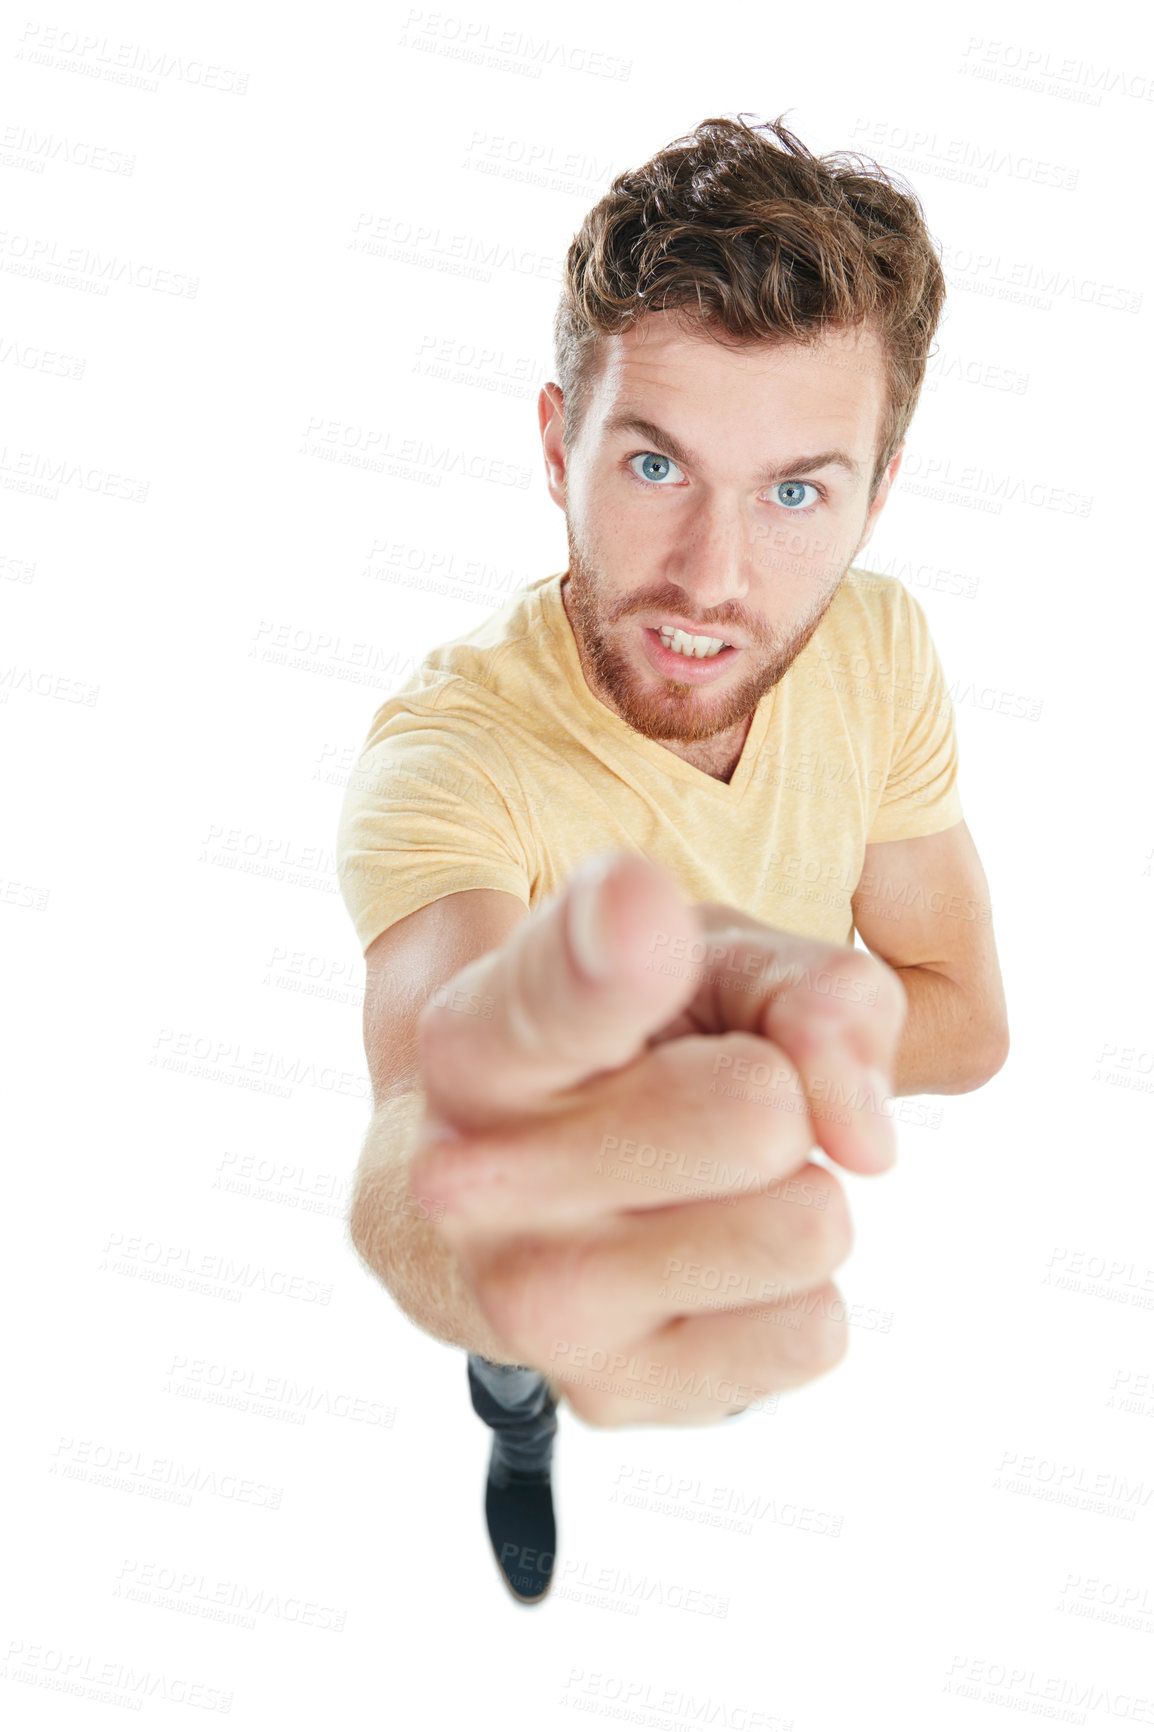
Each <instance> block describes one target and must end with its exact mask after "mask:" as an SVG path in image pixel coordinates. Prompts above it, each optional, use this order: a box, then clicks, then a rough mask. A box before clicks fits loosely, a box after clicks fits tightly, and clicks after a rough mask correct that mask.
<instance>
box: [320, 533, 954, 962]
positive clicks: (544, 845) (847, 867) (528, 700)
mask: <svg viewBox="0 0 1154 1732" xmlns="http://www.w3.org/2000/svg"><path fill="white" fill-rule="evenodd" d="M564 576H565V572H564V571H561V572H555V573H554V574H553V575H552V576H550V577H545V578H540V579H538V580H537V581H536V582H534V583H531V584H529V585H527V586H526V587H525V588H523V589H521V590H519V591H517V593H516V594H515V595H514V596H512V597H511V598H510V600H509V601H508V602H507V603H506V605H505V606H504V607H502V608H501V609H500V610H499V611H498V612H496V613H495V614H494V615H493V616H492V618H490V619H489V620H487V621H486V622H485V623H484V624H483V625H481V626H478V627H477V628H476V629H475V630H473V631H471V632H467V633H466V634H465V635H464V636H462V637H458V638H454V639H453V640H452V641H451V642H449V643H446V644H442V645H440V646H439V647H438V648H436V649H434V650H432V651H431V652H430V653H429V655H428V656H426V658H425V660H424V662H423V663H422V665H421V667H420V668H418V670H417V672H416V673H415V674H414V675H413V676H412V677H411V678H410V679H409V680H408V681H406V683H405V684H404V685H402V686H401V687H400V688H399V689H398V690H397V691H395V692H394V693H393V694H392V695H391V696H390V697H388V698H386V700H385V701H384V703H382V704H381V706H380V708H379V709H378V710H377V712H376V714H375V715H374V717H373V720H372V725H371V727H370V728H369V732H368V736H367V738H366V740H365V744H364V746H363V748H362V750H361V754H360V757H359V758H358V760H357V763H356V765H355V766H354V768H353V771H352V773H351V775H350V777H349V782H348V787H347V789H346V792H345V798H344V804H343V806H342V810H341V815H340V820H339V824H338V832H337V866H338V876H339V882H340V888H341V894H342V896H343V898H344V901H345V905H346V907H347V908H348V911H349V914H350V915H351V917H352V920H353V924H354V926H355V928H356V932H357V936H358V938H359V940H360V943H361V949H362V952H363V951H365V950H367V949H368V947H369V945H370V944H371V943H372V941H373V939H374V938H376V937H377V936H378V934H380V933H381V932H383V931H384V930H385V928H386V927H388V926H391V925H392V924H393V923H394V921H397V920H400V919H402V918H403V917H404V916H405V915H406V914H412V913H413V912H414V911H415V910H416V909H418V908H423V907H424V906H425V904H426V903H428V902H434V901H436V900H437V899H438V898H439V897H441V896H449V895H452V894H453V893H454V892H455V891H458V890H479V889H491V890H506V891H509V892H510V893H511V894H512V895H514V896H518V897H520V899H521V901H522V902H524V903H525V905H526V907H527V908H529V909H530V910H531V909H534V908H536V907H537V906H538V904H539V903H540V902H541V901H543V900H544V899H545V898H546V897H548V896H551V895H552V894H553V893H554V892H555V891H557V890H559V889H561V887H562V886H563V885H564V884H565V882H566V880H567V879H568V878H569V876H570V874H571V873H572V872H573V870H574V868H575V867H576V866H577V865H578V864H579V863H580V862H581V861H582V860H583V859H585V857H586V856H587V855H589V854H593V853H596V852H599V851H600V850H601V849H603V848H612V847H622V848H629V849H632V850H635V851H637V852H639V853H644V854H647V855H648V856H649V857H650V858H651V859H653V860H656V861H658V862H660V864H662V865H663V866H665V867H666V868H667V869H668V870H669V871H670V872H671V873H672V875H673V876H674V878H675V879H676V880H677V882H678V883H679V885H680V886H681V888H682V891H683V894H684V895H685V896H686V898H687V900H689V901H691V902H725V903H729V904H731V905H733V906H734V907H737V908H741V909H744V910H745V911H746V912H747V913H749V914H751V915H753V916H754V917H755V918H756V919H759V920H764V921H765V922H766V923H767V924H769V925H771V926H777V927H780V928H782V929H783V930H786V931H789V932H797V933H801V934H805V935H807V936H811V937H815V938H824V939H828V940H830V941H831V942H833V943H836V944H852V942H853V911H852V909H851V906H850V898H851V896H852V895H853V893H854V891H855V890H856V888H857V885H858V881H859V879H860V877H861V872H862V863H863V860H864V855H865V846H866V843H867V842H888V841H893V840H897V839H899V838H903V837H910V836H929V835H932V834H933V833H934V832H936V831H938V830H945V829H948V828H949V827H950V826H951V825H952V824H956V823H958V822H959V821H960V819H961V817H962V806H961V798H960V795H959V793H958V788H957V769H958V759H957V742H956V738H955V732H954V715H953V705H952V703H951V701H950V697H949V694H948V692H947V690H946V686H945V680H944V678H943V675H942V669H941V665H940V663H939V660H938V656H937V651H936V649H935V647H934V643H933V639H932V638H931V636H930V630H929V625H928V623H927V620H926V617H925V614H924V612H923V610H922V608H921V605H920V604H919V603H918V602H917V601H916V600H915V598H914V597H913V596H912V595H911V594H910V593H909V591H908V590H907V589H906V588H905V587H904V585H903V584H901V583H900V582H899V581H898V580H897V579H896V578H892V577H885V576H879V575H877V574H876V573H873V572H868V571H862V570H859V569H857V568H856V567H852V566H851V567H850V569H849V571H848V572H847V573H846V574H845V576H844V578H843V579H842V582H841V585H840V586H839V588H838V590H837V593H836V594H835V596H834V599H833V601H832V603H831V604H830V607H829V609H828V611H827V612H826V614H825V616H824V618H823V619H822V621H821V624H820V625H819V626H818V628H817V630H816V631H815V633H814V635H813V636H812V638H811V639H810V640H809V642H808V644H807V645H806V646H805V648H804V649H803V650H802V652H801V654H800V655H799V656H798V657H797V659H796V660H795V661H794V662H793V664H792V665H791V666H790V668H789V669H788V670H787V672H786V673H785V675H784V676H783V678H782V679H781V680H779V682H778V684H777V685H776V686H775V687H773V688H772V689H771V690H770V691H768V692H767V693H766V694H765V696H764V697H763V698H762V699H761V701H760V703H759V704H758V706H757V710H756V712H755V714H754V719H753V723H752V725H751V727H750V730H749V734H748V736H747V738H746V741H745V746H744V749H743V751H742V755H741V759H740V762H739V763H738V765H737V768H736V770H735V771H734V773H733V776H732V779H731V780H730V781H729V782H721V781H718V780H717V778H716V777H714V776H710V775H708V774H707V773H706V772H705V771H704V770H699V769H697V768H696V767H695V766H694V765H692V764H689V763H687V762H686V761H685V759H684V758H679V757H678V756H677V755H676V753H674V752H670V751H669V750H668V749H667V748H666V747H665V746H661V745H658V744H657V742H656V741H655V740H650V739H647V738H646V737H645V735H643V734H639V733H638V732H637V731H636V730H635V729H633V728H631V727H630V726H629V725H628V723H627V722H624V721H622V719H621V718H620V717H619V716H617V715H615V714H614V712H613V711H612V710H610V709H607V708H606V706H605V705H604V704H603V703H601V702H600V700H599V699H598V698H596V697H594V695H593V693H592V692H591V691H590V690H589V687H588V686H587V685H586V683H585V676H584V674H583V673H582V671H581V663H580V660H579V658H578V655H577V646H576V643H575V642H574V638H573V632H572V628H571V626H570V624H569V620H568V616H567V615H566V612H565V607H564V603H563V602H562V599H561V580H562V578H563V577H564Z"/></svg>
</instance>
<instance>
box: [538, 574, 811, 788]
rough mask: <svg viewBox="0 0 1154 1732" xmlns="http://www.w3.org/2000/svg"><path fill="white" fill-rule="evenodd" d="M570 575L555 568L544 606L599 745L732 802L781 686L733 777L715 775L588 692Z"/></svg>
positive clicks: (749, 772)
mask: <svg viewBox="0 0 1154 1732" xmlns="http://www.w3.org/2000/svg"><path fill="white" fill-rule="evenodd" d="M568 575H569V571H568V567H566V568H565V570H564V571H559V572H555V573H554V574H553V576H552V577H550V578H547V579H546V580H545V582H544V583H543V584H542V586H541V608H542V612H543V614H544V618H545V623H546V625H547V627H548V628H549V630H550V632H551V633H552V635H553V638H554V641H555V643H556V645H557V651H558V655H559V657H560V660H561V664H562V666H563V667H564V669H565V673H566V676H567V678H568V680H569V684H570V686H571V687H572V689H573V692H574V695H575V697H576V699H577V702H578V704H579V705H580V707H581V710H582V713H583V714H584V715H585V716H586V717H587V719H588V720H589V721H590V723H591V724H593V725H594V726H596V728H597V730H598V732H599V739H598V747H599V750H601V752H602V755H603V756H605V757H608V758H613V757H619V758H621V759H623V760H624V761H625V764H626V765H627V764H628V761H629V759H630V758H633V759H636V758H637V757H641V758H643V759H645V760H646V761H647V762H648V763H651V764H652V765H653V767H654V768H655V769H658V770H661V771H662V772H663V773H664V774H665V775H667V776H671V777H672V778H673V779H674V780H675V781H678V782H683V783H685V785H686V786H687V787H692V788H697V789H698V790H700V791H702V792H710V791H712V792H713V793H714V795H715V796H716V797H718V798H720V799H723V800H724V799H728V800H729V801H730V802H731V803H732V802H733V801H736V800H739V799H740V798H741V796H742V794H743V793H744V792H745V790H746V788H747V787H748V785H749V783H750V781H751V779H752V777H753V771H754V765H755V764H756V762H757V758H758V756H759V754H760V752H761V748H762V745H763V744H764V741H765V736H766V733H767V732H768V729H769V722H770V716H771V715H772V713H773V707H774V698H775V697H776V695H777V687H776V686H772V687H771V688H770V690H769V691H768V692H765V693H764V694H763V696H762V697H761V699H760V700H759V702H758V705H757V708H756V709H755V711H754V713H753V721H752V722H751V723H750V728H749V732H748V734H747V735H746V736H745V744H744V745H743V746H742V748H741V757H740V758H739V759H738V761H737V767H736V769H735V770H734V772H733V775H732V776H731V777H730V778H729V781H728V782H722V781H721V780H720V779H719V778H718V777H717V776H711V775H710V774H709V772H708V770H701V769H699V768H698V767H697V765H696V764H691V763H690V762H689V761H688V759H686V758H681V757H679V756H678V755H677V753H676V752H671V751H669V750H668V748H667V747H665V746H662V745H660V744H659V743H658V742H657V741H656V740H651V739H650V738H649V736H648V735H647V734H642V733H639V732H638V731H637V729H636V728H631V727H630V726H629V723H628V722H626V721H623V720H622V718H621V717H620V716H619V715H618V714H617V712H616V710H611V709H610V708H609V707H608V705H606V704H603V703H602V702H601V700H600V698H598V697H597V696H596V694H595V693H594V692H592V691H590V689H589V686H588V684H587V682H586V679H585V673H584V670H583V668H582V666H581V657H580V656H579V655H578V653H577V641H576V639H575V638H574V636H573V627H572V626H571V625H570V623H569V615H568V614H567V613H566V611H565V603H564V601H563V599H562V596H561V584H562V582H563V580H564V579H565V578H566V577H567V576H568ZM606 748H608V749H606ZM614 748H616V750H614Z"/></svg>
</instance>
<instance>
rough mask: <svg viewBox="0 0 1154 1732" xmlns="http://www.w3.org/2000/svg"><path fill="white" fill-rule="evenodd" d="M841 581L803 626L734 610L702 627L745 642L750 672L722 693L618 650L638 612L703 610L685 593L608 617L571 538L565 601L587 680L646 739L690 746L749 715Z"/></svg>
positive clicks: (632, 604)
mask: <svg viewBox="0 0 1154 1732" xmlns="http://www.w3.org/2000/svg"><path fill="white" fill-rule="evenodd" d="M844 575H845V573H844V572H843V573H842V574H841V577H844ZM841 577H839V578H838V580H837V582H836V583H835V584H834V585H833V587H832V588H831V589H830V590H829V591H828V592H827V593H826V594H825V595H823V596H821V597H819V599H818V601H817V602H816V603H815V604H814V606H813V607H812V609H811V610H810V613H809V614H808V615H807V617H806V618H805V619H804V620H802V621H801V622H800V624H797V625H793V626H790V627H788V628H785V629H777V630H767V629H766V628H765V626H764V625H762V624H761V623H760V622H759V621H755V620H750V619H748V618H744V617H735V616H734V615H733V614H732V613H731V614H729V615H727V617H726V618H725V619H719V620H707V621H706V622H704V623H705V628H706V630H707V631H708V633H709V635H710V636H712V637H721V638H724V637H725V636H726V633H727V630H728V629H729V628H732V629H733V630H734V633H735V635H736V636H738V637H740V638H742V639H743V640H744V642H745V643H746V644H747V645H748V648H744V649H742V650H741V652H740V654H741V656H742V657H743V659H744V660H745V661H746V662H748V663H749V664H751V665H750V669H749V672H748V673H745V674H743V675H742V677H741V678H739V679H736V680H734V679H733V678H732V676H731V677H730V678H729V679H725V680H723V681H722V682H720V683H721V686H722V689H721V690H720V691H712V690H710V689H709V688H708V687H704V686H694V685H690V684H688V683H686V682H682V681H680V680H674V679H663V678H662V677H661V675H660V674H658V673H657V672H656V670H655V669H653V668H651V667H650V666H649V665H648V663H646V664H645V667H644V669H643V670H640V671H639V670H638V668H637V665H636V657H637V655H638V653H639V652H638V650H637V649H636V648H634V649H633V651H632V652H630V651H629V650H626V649H623V648H622V647H620V645H621V643H622V642H623V641H624V639H625V636H626V635H627V634H623V633H622V632H620V631H619V630H617V629H616V628H617V627H618V626H619V625H620V623H621V622H622V621H625V620H629V619H632V618H634V617H635V616H636V615H638V614H641V613H652V614H657V615H658V616H660V614H661V610H662V608H665V609H667V610H668V612H669V613H671V614H674V615H677V614H691V615H692V614H694V613H696V612H698V611H699V610H697V609H695V608H692V607H687V606H686V604H685V594H684V591H682V590H679V589H677V588H676V587H673V586H667V587H666V588H665V589H660V590H655V591H653V592H652V593H651V594H648V595H633V596H630V597H629V598H628V600H626V601H624V602H622V603H620V604H619V605H618V608H617V610H616V612H614V613H610V612H608V611H607V609H606V604H605V603H604V601H603V600H602V598H601V595H600V591H599V585H598V582H597V576H596V572H595V570H594V569H593V567H592V566H591V565H590V564H589V563H588V562H586V561H585V560H584V559H583V558H582V556H581V554H580V552H579V550H578V549H577V547H576V546H575V545H574V541H573V537H572V534H570V536H569V572H568V577H567V578H566V579H565V580H564V585H563V589H562V596H563V599H564V603H565V608H566V612H567V614H568V616H569V621H570V624H571V626H572V628H573V634H574V637H575V638H576V641H577V649H578V653H579V655H580V658H581V663H582V667H583V669H584V672H585V677H586V680H587V682H588V683H589V685H590V686H591V688H592V689H593V691H594V692H595V693H596V695H597V696H598V697H599V698H600V699H601V701H602V702H603V703H607V704H608V705H609V707H610V708H611V709H613V710H616V712H617V714H618V715H619V716H620V717H621V719H622V720H623V721H624V722H627V723H628V724H629V726H630V727H631V728H633V729H635V730H636V732H637V733H639V734H644V735H645V736H646V737H647V738H648V739H651V740H657V741H663V740H675V741H677V742H678V743H679V744H684V745H690V744H692V743H694V742H695V741H701V740H711V739H713V738H714V737H715V736H716V735H718V734H725V733H728V732H730V731H731V730H732V729H735V728H737V727H738V726H739V725H740V723H741V722H743V721H744V720H746V718H747V717H750V716H752V714H753V712H754V710H755V709H756V708H757V706H758V704H759V702H760V701H761V699H762V698H763V697H764V696H765V694H766V692H768V691H771V690H772V689H773V687H774V686H775V685H777V683H778V681H779V680H780V679H781V678H782V677H783V675H784V674H785V673H787V672H788V670H789V669H790V668H791V667H792V665H793V663H794V662H795V661H796V660H797V658H798V656H799V655H800V654H801V652H802V650H803V649H804V648H805V646H806V644H807V643H808V642H809V640H810V638H811V637H812V636H813V634H814V632H815V631H816V630H817V628H818V626H819V625H820V624H821V622H822V620H823V619H824V618H825V615H826V612H827V611H828V609H829V606H830V603H831V602H832V601H833V598H834V596H835V595H836V594H837V591H838V588H839V586H840V584H841ZM635 641H636V631H635Z"/></svg>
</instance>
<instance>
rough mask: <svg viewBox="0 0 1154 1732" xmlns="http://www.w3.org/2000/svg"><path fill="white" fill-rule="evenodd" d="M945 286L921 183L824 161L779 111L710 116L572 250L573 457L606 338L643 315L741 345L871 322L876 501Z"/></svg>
mask: <svg viewBox="0 0 1154 1732" xmlns="http://www.w3.org/2000/svg"><path fill="white" fill-rule="evenodd" d="M767 134H772V135H773V136H774V138H776V139H777V140H778V143H779V144H780V145H781V146H783V147H784V148H781V149H779V148H778V146H777V145H775V144H774V143H772V142H771V141H770V138H769V137H768V136H766V135H767ZM945 294H946V284H945V277H944V276H943V274H942V267H941V264H940V262H939V256H938V250H937V249H936V247H935V244H934V242H933V241H932V240H931V237H930V235H929V233H928V232H927V230H926V226H925V220H924V213H923V211H922V207H921V205H920V203H919V201H918V199H917V196H916V194H915V193H913V192H912V191H911V190H909V189H908V188H903V187H901V186H900V185H899V184H898V183H897V182H896V181H895V180H893V179H891V178H890V177H888V176H887V175H886V173H885V172H884V171H883V170H882V169H881V168H879V166H878V164H877V163H876V162H874V161H873V159H872V158H868V157H862V156H861V155H860V154H859V153H850V152H838V153H835V154H833V155H829V156H821V157H819V156H815V155H813V153H812V152H811V151H810V150H808V149H807V147H806V146H805V145H804V144H802V143H801V141H800V140H799V139H798V138H796V137H795V136H794V134H793V133H792V132H790V131H789V130H788V129H787V128H786V127H785V126H784V124H783V119H782V117H781V116H779V117H778V119H777V120H774V121H769V122H765V123H758V124H757V125H756V126H748V125H746V123H745V121H744V120H743V119H742V118H741V117H740V116H738V118H737V119H728V118H725V117H715V118H713V119H710V120H703V121H702V122H701V124H700V125H699V126H698V127H697V128H696V130H695V131H694V132H691V133H687V134H685V135H684V136H682V137H681V138H678V139H675V140H674V141H673V143H672V144H669V145H667V146H666V147H665V149H664V150H661V151H658V153H657V154H656V156H654V157H652V158H651V159H650V160H649V161H648V162H647V163H644V164H643V165H642V166H641V167H640V168H636V169H628V170H626V172H625V173H623V174H619V175H618V176H617V178H616V180H614V182H613V184H612V186H611V187H610V188H609V191H608V192H607V193H606V194H605V195H604V197H603V198H602V199H601V200H600V201H599V202H598V203H597V204H596V205H594V207H593V209H592V210H591V211H590V212H589V214H588V215H587V216H586V218H585V220H584V222H583V223H582V224H581V227H580V228H579V229H578V231H577V233H576V235H575V236H574V238H573V241H572V243H571V245H570V247H569V251H568V253H567V255H566V260H565V275H564V282H563V286H562V291H561V299H560V302H559V304H558V307H557V313H556V317H555V319H554V322H553V342H554V351H555V362H556V370H557V383H558V384H559V385H560V386H561V389H562V391H563V392H564V396H565V429H564V445H565V451H566V454H568V453H569V451H570V450H571V448H572V446H573V444H574V443H575V441H576V439H577V436H578V433H579V431H580V427H581V423H582V419H583V417H584V414H585V411H586V409H587V407H588V403H589V399H590V397H591V396H592V393H593V387H594V385H595V383H596V378H597V372H598V367H599V353H598V351H599V345H600V338H601V337H602V336H608V335H611V334H613V333H616V332H619V331H622V330H624V329H625V328H626V327H627V326H629V325H631V324H632V323H633V322H634V320H636V319H638V318H640V317H641V316H642V315H643V314H645V313H648V312H656V311H667V312H670V313H673V314H674V316H675V323H676V324H677V326H678V327H679V328H681V329H684V330H685V331H686V332H688V333H696V334H699V335H700V334H706V335H708V336H711V337H713V338H714V339H715V340H716V341H718V342H720V343H722V345H723V346H724V347H735V348H736V347H740V346H742V345H743V344H746V343H753V342H800V343H812V342H816V341H817V340H819V339H820V337H821V335H822V333H823V331H824V330H825V329H826V328H827V327H834V328H836V327H847V328H852V327H858V326H862V325H868V326H870V327H871V328H873V329H874V330H875V331H876V332H877V334H878V336H879V337H880V339H881V344H882V349H883V353H884V356H885V365H886V374H887V387H888V389H887V392H886V398H887V400H886V405H885V409H884V412H883V414H882V421H881V428H880V433H879V448H878V451H877V453H876V458H875V465H874V472H873V477H872V481H871V486H870V498H871V500H872V499H873V497H874V495H875V494H876V492H877V489H878V487H879V486H880V485H881V481H882V477H883V476H884V474H885V470H886V466H887V464H888V463H889V461H890V459H891V458H892V457H893V455H894V452H895V451H896V450H897V448H898V446H899V445H900V444H901V442H902V439H903V438H904V437H905V433H906V429H907V428H908V426H909V424H910V420H911V419H912V417H913V412H914V408H915V406H916V404H917V400H918V394H919V392H920V390H921V386H922V380H923V379H924V377H925V371H926V363H927V361H928V359H929V357H930V353H931V349H930V345H931V343H932V341H933V336H934V332H935V330H936V328H937V324H938V319H939V318H940V316H941V311H942V305H943V303H944V301H945ZM726 338H729V339H732V341H731V342H728V343H727V342H726Z"/></svg>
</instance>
